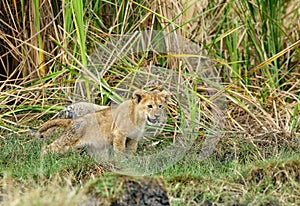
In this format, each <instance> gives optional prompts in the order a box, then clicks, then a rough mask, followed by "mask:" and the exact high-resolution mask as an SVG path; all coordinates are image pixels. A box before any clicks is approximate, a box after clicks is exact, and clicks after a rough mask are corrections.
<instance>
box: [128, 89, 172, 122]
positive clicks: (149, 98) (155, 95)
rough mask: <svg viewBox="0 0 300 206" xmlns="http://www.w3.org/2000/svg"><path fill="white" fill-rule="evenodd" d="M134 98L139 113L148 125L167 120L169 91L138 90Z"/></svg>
mask: <svg viewBox="0 0 300 206" xmlns="http://www.w3.org/2000/svg"><path fill="white" fill-rule="evenodd" d="M132 98H133V101H134V103H135V104H136V109H138V113H139V115H140V116H141V117H143V119H144V120H146V122H147V124H148V125H152V126H158V125H160V124H162V123H164V122H165V121H166V106H167V102H168V100H169V98H170V94H169V93H168V92H166V91H157V90H155V91H151V92H147V91H144V90H137V91H135V92H134V93H133V96H132Z"/></svg>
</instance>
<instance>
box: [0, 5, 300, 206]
mask: <svg viewBox="0 0 300 206" xmlns="http://www.w3.org/2000/svg"><path fill="white" fill-rule="evenodd" d="M143 30H162V31H164V32H166V33H176V34H178V35H182V36H184V37H186V38H187V39H190V40H192V41H193V42H195V43H197V44H199V46H200V47H201V49H202V52H204V53H205V54H206V55H207V56H208V57H209V58H210V60H211V61H212V62H213V63H214V67H216V68H217V70H218V71H219V75H220V77H221V78H222V80H223V82H225V84H224V89H223V91H222V92H223V94H224V95H225V96H226V98H227V108H226V111H224V115H225V116H226V125H225V129H224V130H225V131H226V135H224V136H223V137H222V138H221V140H220V141H219V143H218V145H217V148H216V151H215V152H214V154H213V155H211V156H210V158H209V159H206V160H203V161H200V160H197V158H192V157H197V155H198V153H199V145H198V144H197V143H196V144H195V146H194V147H193V148H192V150H191V151H190V155H188V157H186V158H185V159H184V160H183V161H181V162H178V163H177V164H175V165H174V166H172V167H171V168H169V169H168V170H166V171H164V172H162V173H159V174H156V175H153V176H152V178H153V179H155V182H157V184H159V185H162V186H161V187H163V188H165V189H166V192H167V194H168V197H169V201H170V203H171V205H183V204H184V205H212V204H216V205H224V204H225V205H299V204H300V184H299V183H300V154H299V138H300V136H299V134H300V133H299V131H300V130H299V129H300V126H299V122H300V112H299V111H300V104H299V102H300V98H299V97H300V82H299V79H300V78H299V77H300V64H299V62H300V48H299V45H300V2H299V0H296V1H295V0H286V1H283V0H252V1H246V0H240V1H234V0H211V1H206V0H203V1H193V0H191V1H184V0H181V1H179V0H178V1H167V0H153V1H143V0H136V1H132V0H123V1H116V0H113V1H106V0H32V1H17V0H11V1H10V0H0V82H1V84H0V111H1V112H0V136H1V145H0V149H1V153H0V156H1V157H0V178H1V180H0V201H1V203H2V204H3V205H53V204H55V205H87V204H88V203H91V202H92V203H93V204H95V205H96V204H97V203H98V204H104V205H105V204H106V205H110V204H112V202H115V203H116V202H117V203H118V204H119V205H122V204H124V205H126V204H125V203H124V202H126V200H127V199H126V198H124V194H125V193H126V192H127V193H128V191H129V189H128V187H127V189H126V185H127V186H128V181H131V182H135V183H137V184H138V185H142V184H146V183H145V182H147V184H152V183H153V182H151V181H150V183H149V179H148V178H130V177H124V176H119V175H115V174H111V173H109V172H108V171H104V170H105V169H103V168H102V167H101V166H99V164H97V163H96V162H94V161H93V160H92V159H90V158H89V157H87V156H86V155H85V154H82V155H80V154H78V153H70V154H66V155H64V156H55V155H53V156H49V157H46V158H45V159H43V158H40V156H39V151H40V148H41V146H42V143H41V142H40V141H38V140H32V139H31V138H30V137H28V135H27V130H28V126H30V125H39V124H41V123H42V122H43V121H46V120H47V119H49V118H50V117H52V116H53V115H54V114H56V113H57V112H58V111H59V110H60V109H62V108H63V105H66V104H68V103H69V102H70V101H71V99H70V98H69V97H74V96H75V97H77V98H80V99H85V100H86V101H91V102H96V103H98V104H103V105H104V104H109V103H110V102H117V100H118V95H117V94H116V93H114V90H115V88H116V87H117V86H118V82H120V81H122V77H124V74H128V73H130V72H135V71H137V70H138V69H139V68H141V67H145V66H149V65H151V64H153V62H154V63H157V62H160V64H161V65H163V66H165V67H166V68H168V69H169V70H176V68H180V61H177V60H174V58H172V57H168V56H167V57H166V56H163V54H162V55H161V56H160V54H158V56H157V58H156V59H155V58H153V59H151V58H147V56H143V55H142V56H139V58H137V57H134V58H131V59H130V61H128V60H124V61H113V62H114V65H113V67H112V69H109V70H106V71H105V72H103V73H102V74H101V81H99V79H98V80H97V79H95V78H82V77H84V74H85V68H86V66H87V65H88V64H89V58H88V57H89V56H90V55H91V54H93V51H94V49H95V48H97V47H98V46H99V45H103V44H105V43H106V42H108V41H109V39H110V38H113V37H116V36H121V35H124V34H128V33H132V32H135V31H143ZM162 56H163V57H162ZM141 59H142V60H141ZM122 75H123V76H122ZM78 84H80V85H81V87H80V88H82V90H80V91H76V88H78V87H77V86H76V85H78ZM91 85H92V86H93V87H91ZM196 86H197V85H196ZM91 88H97V89H96V90H93V89H91ZM99 94H100V95H99ZM153 184H156V183H153ZM124 185H125V186H124ZM132 187H135V186H132ZM148 192H149V191H148ZM121 197H122V198H121Z"/></svg>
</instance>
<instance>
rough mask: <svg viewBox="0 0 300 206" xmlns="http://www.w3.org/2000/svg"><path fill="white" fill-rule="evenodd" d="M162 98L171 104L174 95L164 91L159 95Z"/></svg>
mask: <svg viewBox="0 0 300 206" xmlns="http://www.w3.org/2000/svg"><path fill="white" fill-rule="evenodd" d="M158 95H160V96H161V97H163V98H164V99H165V100H166V103H168V102H169V103H170V102H171V96H172V94H171V93H170V92H169V91H166V90H162V91H161V92H159V93H158Z"/></svg>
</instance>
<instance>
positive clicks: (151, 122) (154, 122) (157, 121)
mask: <svg viewBox="0 0 300 206" xmlns="http://www.w3.org/2000/svg"><path fill="white" fill-rule="evenodd" d="M147 123H148V125H159V119H152V118H150V117H149V116H147Z"/></svg>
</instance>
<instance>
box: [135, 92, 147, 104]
mask: <svg viewBox="0 0 300 206" xmlns="http://www.w3.org/2000/svg"><path fill="white" fill-rule="evenodd" d="M144 95H145V91H143V90H141V89H138V90H136V91H134V92H133V95H132V99H134V100H136V101H137V103H140V102H141V100H142V98H143V97H144Z"/></svg>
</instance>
